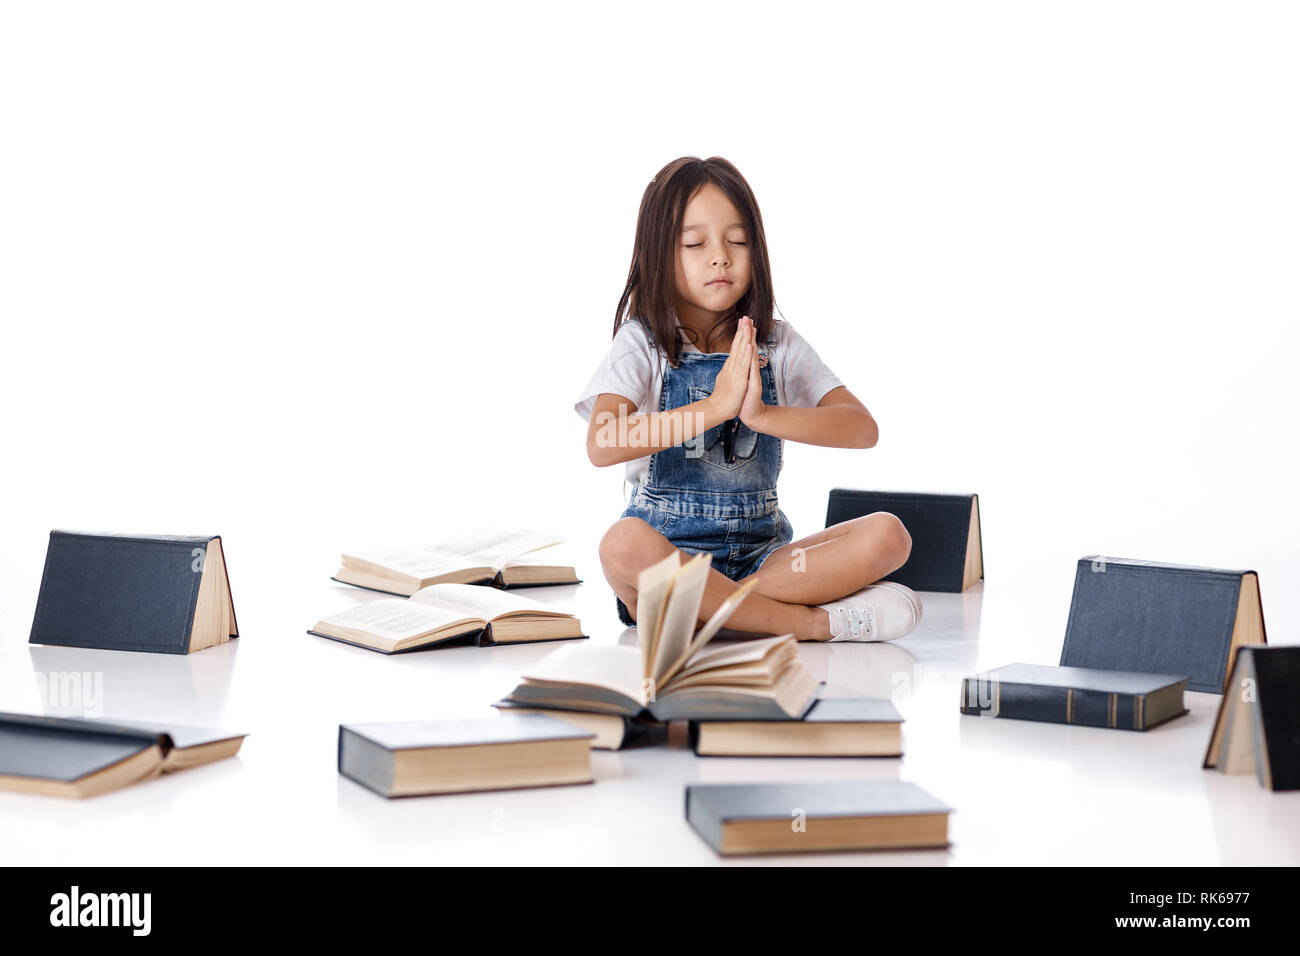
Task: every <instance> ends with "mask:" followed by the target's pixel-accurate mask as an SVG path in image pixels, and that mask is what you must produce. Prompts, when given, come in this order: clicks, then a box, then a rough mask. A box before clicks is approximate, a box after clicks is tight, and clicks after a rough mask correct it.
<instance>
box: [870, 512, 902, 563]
mask: <svg viewBox="0 0 1300 956" xmlns="http://www.w3.org/2000/svg"><path fill="white" fill-rule="evenodd" d="M863 523H864V524H865V525H866V526H867V527H868V528H869V529H870V531H869V534H870V540H871V548H872V551H873V553H874V554H875V555H876V556H878V557H879V558H880V559H882V560H884V561H885V562H886V563H888V564H889V565H890V571H896V570H898V569H899V568H901V567H902V566H903V565H904V564H906V563H907V559H908V557H909V556H910V555H911V553H912V536H911V535H910V534H908V533H907V528H906V527H904V526H903V522H902V521H900V520H899V519H898V516H897V515H892V514H890V513H889V512H888V511H877V512H875V513H874V514H869V515H867V516H866V518H864V519H863ZM886 573H888V572H886Z"/></svg>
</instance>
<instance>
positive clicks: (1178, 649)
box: [1060, 554, 1265, 694]
mask: <svg viewBox="0 0 1300 956" xmlns="http://www.w3.org/2000/svg"><path fill="white" fill-rule="evenodd" d="M1263 643H1265V634H1264V611H1263V608H1262V606H1261V604H1260V597H1259V578H1258V576H1257V575H1256V574H1255V572H1254V571H1228V570H1224V569H1221V568H1198V567H1191V566H1189V565H1184V564H1162V563H1159V562H1156V561H1139V560H1134V559H1132V558H1113V557H1106V556H1104V555H1097V554H1092V555H1088V556H1086V557H1083V558H1080V559H1079V563H1078V567H1077V568H1076V570H1075V577H1074V595H1073V597H1072V598H1071V600H1070V618H1069V622H1068V623H1067V624H1066V628H1065V644H1064V646H1063V647H1062V648H1061V661H1060V662H1061V665H1062V666H1064V667H1082V668H1095V669H1100V670H1114V671H1137V672H1140V673H1149V674H1180V675H1183V676H1186V677H1187V689H1188V690H1195V691H1204V692H1206V693H1211V694H1218V693H1222V691H1223V686H1224V682H1225V681H1226V680H1227V677H1228V673H1227V671H1228V661H1229V660H1230V659H1231V656H1232V654H1233V653H1234V652H1235V650H1236V648H1238V647H1240V646H1243V645H1246V644H1263Z"/></svg>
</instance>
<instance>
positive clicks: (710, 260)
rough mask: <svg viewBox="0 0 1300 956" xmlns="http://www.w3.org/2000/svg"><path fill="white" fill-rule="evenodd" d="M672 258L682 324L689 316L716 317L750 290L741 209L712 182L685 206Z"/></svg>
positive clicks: (745, 238) (747, 252) (745, 239)
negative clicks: (674, 266)
mask: <svg viewBox="0 0 1300 956" xmlns="http://www.w3.org/2000/svg"><path fill="white" fill-rule="evenodd" d="M676 259H677V267H676V278H677V282H676V286H677V299H678V301H677V313H678V317H679V318H680V319H681V320H682V321H683V322H684V323H685V322H686V321H687V315H686V313H689V312H695V313H696V314H697V315H698V314H700V313H713V314H714V315H716V316H720V315H722V314H724V313H726V312H727V311H729V310H730V309H731V307H732V306H734V305H735V304H736V303H737V302H738V301H739V300H740V297H741V296H742V295H744V294H745V293H746V292H747V291H749V279H750V258H749V236H748V235H746V234H745V226H744V221H743V219H742V218H741V215H740V210H738V209H737V208H736V206H735V204H734V203H732V201H731V200H730V199H728V198H727V194H726V193H724V192H723V191H722V190H721V189H719V188H718V187H717V185H715V184H714V183H705V184H704V185H703V186H701V187H700V188H699V189H698V190H697V191H696V193H695V195H694V196H692V197H691V198H690V200H689V201H688V202H687V203H686V215H685V218H684V219H683V220H682V231H681V235H680V236H678V240H677V256H676ZM691 318H694V316H691Z"/></svg>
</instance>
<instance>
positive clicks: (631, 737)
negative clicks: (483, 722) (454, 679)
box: [492, 698, 668, 750]
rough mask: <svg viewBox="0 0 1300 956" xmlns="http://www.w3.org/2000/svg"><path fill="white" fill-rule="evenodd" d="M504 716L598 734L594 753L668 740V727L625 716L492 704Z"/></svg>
mask: <svg viewBox="0 0 1300 956" xmlns="http://www.w3.org/2000/svg"><path fill="white" fill-rule="evenodd" d="M492 706H493V707H495V708H497V710H499V711H501V712H502V713H507V712H508V713H511V714H544V715H546V716H548V717H554V718H555V719H556V720H562V721H564V722H565V723H566V724H571V725H572V726H574V727H577V728H578V729H579V730H586V731H589V732H590V733H593V734H595V737H594V738H593V739H592V741H591V749H592V750H623V749H624V748H631V747H651V746H654V745H656V744H662V743H665V742H667V740H668V725H667V724H665V723H661V722H659V721H657V720H648V719H645V718H633V717H626V716H624V715H623V714H597V713H593V712H591V711H586V710H557V709H555V708H552V707H528V706H526V705H524V704H520V703H517V702H516V701H513V700H509V699H508V698H507V699H502V700H499V701H497V702H496V703H495V704H493V705H492Z"/></svg>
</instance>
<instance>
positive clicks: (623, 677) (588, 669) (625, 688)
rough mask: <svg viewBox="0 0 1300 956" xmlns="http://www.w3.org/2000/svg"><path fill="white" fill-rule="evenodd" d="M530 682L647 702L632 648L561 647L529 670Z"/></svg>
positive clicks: (526, 676) (600, 646) (637, 661)
mask: <svg viewBox="0 0 1300 956" xmlns="http://www.w3.org/2000/svg"><path fill="white" fill-rule="evenodd" d="M523 676H524V677H525V678H527V679H528V680H536V681H547V682H549V683H553V684H589V685H592V686H594V687H608V688H610V689H612V690H616V691H618V692H619V693H620V694H623V695H624V696H626V697H630V698H632V699H633V700H639V701H642V702H644V701H645V688H644V687H643V686H642V681H641V668H640V667H639V659H638V655H637V651H636V649H635V648H632V647H624V646H617V645H616V646H613V647H610V646H602V645H592V644H589V645H586V646H585V647H576V646H569V647H561V648H560V649H559V650H558V651H556V652H555V653H553V654H547V655H546V656H545V657H544V658H542V659H541V660H540V661H538V662H537V663H536V664H534V665H533V666H532V669H531V670H526V671H524V673H523Z"/></svg>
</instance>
